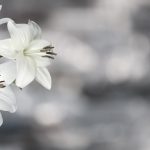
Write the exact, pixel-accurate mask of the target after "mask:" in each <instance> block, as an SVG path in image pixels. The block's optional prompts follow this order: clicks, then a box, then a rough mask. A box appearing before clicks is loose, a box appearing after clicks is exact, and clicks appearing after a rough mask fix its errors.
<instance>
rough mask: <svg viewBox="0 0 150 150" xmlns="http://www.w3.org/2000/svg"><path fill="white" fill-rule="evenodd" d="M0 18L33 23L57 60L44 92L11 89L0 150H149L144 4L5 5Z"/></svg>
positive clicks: (55, 0) (112, 0)
mask: <svg viewBox="0 0 150 150" xmlns="http://www.w3.org/2000/svg"><path fill="white" fill-rule="evenodd" d="M0 17H1V18H3V17H10V18H12V19H14V20H16V22H17V23H27V21H28V19H31V20H34V21H36V22H37V23H38V24H39V25H40V26H41V28H42V30H43V38H44V39H46V40H49V41H50V42H51V43H52V44H53V45H54V46H55V52H56V53H58V55H57V57H56V59H55V60H54V61H52V64H51V66H50V67H49V70H50V72H51V76H52V81H53V84H52V90H51V91H47V90H45V89H44V88H43V87H42V86H40V85H39V84H38V83H36V82H34V83H32V84H31V85H30V86H28V87H26V88H25V89H24V90H23V91H20V90H17V89H14V90H15V92H16V96H17V102H18V110H17V112H16V113H15V114H9V113H7V112H3V116H4V124H3V126H2V127H1V128H0V150H1V149H2V150H149V149H150V1H149V0H5V1H3V10H2V12H1V15H0ZM0 32H1V36H0V37H1V39H3V38H4V37H8V33H7V32H6V27H5V26H3V27H1V29H0Z"/></svg>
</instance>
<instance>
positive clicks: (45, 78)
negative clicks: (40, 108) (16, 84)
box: [36, 68, 51, 90]
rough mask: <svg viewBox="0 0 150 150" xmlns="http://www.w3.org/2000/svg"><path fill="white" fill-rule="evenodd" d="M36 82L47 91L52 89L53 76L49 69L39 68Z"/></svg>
mask: <svg viewBox="0 0 150 150" xmlns="http://www.w3.org/2000/svg"><path fill="white" fill-rule="evenodd" d="M36 80H37V81H38V82H39V83H40V84H41V85H43V86H44V87H45V88H46V89H48V90H50V89H51V76H50V73H49V72H48V70H47V68H38V69H37V73H36Z"/></svg>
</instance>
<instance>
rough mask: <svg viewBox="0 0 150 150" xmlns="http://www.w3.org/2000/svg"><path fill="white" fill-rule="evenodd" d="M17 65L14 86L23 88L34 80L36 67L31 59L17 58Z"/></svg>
mask: <svg viewBox="0 0 150 150" xmlns="http://www.w3.org/2000/svg"><path fill="white" fill-rule="evenodd" d="M16 64H17V77H16V85H17V86H18V87H20V88H24V87H25V86H27V85H28V84H29V83H30V82H32V81H33V80H34V78H35V73H36V65H35V62H34V60H33V59H32V58H31V57H27V56H26V57H24V56H18V58H17V60H16Z"/></svg>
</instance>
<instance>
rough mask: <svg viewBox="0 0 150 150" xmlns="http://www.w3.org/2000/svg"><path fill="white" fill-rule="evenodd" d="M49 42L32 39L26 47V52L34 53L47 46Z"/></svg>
mask: <svg viewBox="0 0 150 150" xmlns="http://www.w3.org/2000/svg"><path fill="white" fill-rule="evenodd" d="M49 45H50V43H49V42H48V41H45V40H34V41H32V42H31V44H30V46H29V47H28V50H27V52H28V53H35V52H40V50H42V49H43V48H44V47H47V46H49Z"/></svg>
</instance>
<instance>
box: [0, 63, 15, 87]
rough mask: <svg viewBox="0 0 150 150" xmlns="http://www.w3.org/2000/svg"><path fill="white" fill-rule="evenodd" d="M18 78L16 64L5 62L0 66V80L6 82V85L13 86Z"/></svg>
mask: <svg viewBox="0 0 150 150" xmlns="http://www.w3.org/2000/svg"><path fill="white" fill-rule="evenodd" d="M15 78H16V64H15V63H14V62H11V61H9V62H5V63H3V64H1V65H0V79H1V80H4V81H5V84H6V85H9V84H11V83H12V82H13V81H14V80H15Z"/></svg>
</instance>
